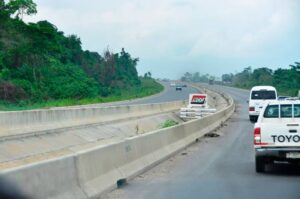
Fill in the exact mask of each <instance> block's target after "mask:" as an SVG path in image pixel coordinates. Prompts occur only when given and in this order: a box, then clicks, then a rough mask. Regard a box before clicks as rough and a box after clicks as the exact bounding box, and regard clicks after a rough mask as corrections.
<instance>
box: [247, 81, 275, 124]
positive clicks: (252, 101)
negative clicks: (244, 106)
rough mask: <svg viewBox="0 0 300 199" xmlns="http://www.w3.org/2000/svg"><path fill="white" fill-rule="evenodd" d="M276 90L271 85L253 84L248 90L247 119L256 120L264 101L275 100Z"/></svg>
mask: <svg viewBox="0 0 300 199" xmlns="http://www.w3.org/2000/svg"><path fill="white" fill-rule="evenodd" d="M276 100H277V91H276V89H275V88H274V87H272V86H254V87H253V88H252V89H251V91H250V97H249V119H250V121H251V122H256V121H257V118H258V115H259V113H260V111H261V109H262V108H263V106H264V103H265V102H267V101H276Z"/></svg>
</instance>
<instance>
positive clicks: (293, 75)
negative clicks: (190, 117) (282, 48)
mask: <svg viewBox="0 0 300 199" xmlns="http://www.w3.org/2000/svg"><path fill="white" fill-rule="evenodd" d="M181 81H185V82H194V83H197V82H202V83H209V84H223V85H227V86H233V87H238V88H244V89H251V88H252V87H253V86H257V85H270V86H274V87H275V88H276V89H277V91H278V93H279V94H280V95H289V96H296V95H297V94H298V91H299V90H300V63H299V62H295V63H294V64H292V65H290V66H289V68H286V69H283V68H278V69H276V70H272V69H269V68H267V67H262V68H257V69H254V70H253V69H252V67H251V66H249V67H246V68H244V69H243V70H242V71H241V72H238V73H236V74H233V73H228V74H223V75H222V79H221V80H217V78H216V77H214V76H211V75H209V74H204V75H203V74H200V73H199V72H196V73H189V72H186V73H185V74H184V75H183V76H182V77H181Z"/></svg>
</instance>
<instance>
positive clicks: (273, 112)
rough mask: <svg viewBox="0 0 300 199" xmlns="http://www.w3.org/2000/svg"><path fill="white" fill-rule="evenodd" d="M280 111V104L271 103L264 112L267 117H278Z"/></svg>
mask: <svg viewBox="0 0 300 199" xmlns="http://www.w3.org/2000/svg"><path fill="white" fill-rule="evenodd" d="M278 113H279V112H278V105H269V106H268V107H267V108H266V110H265V112H264V117H265V118H277V117H278Z"/></svg>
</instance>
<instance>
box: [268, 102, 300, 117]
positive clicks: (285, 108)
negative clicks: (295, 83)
mask: <svg viewBox="0 0 300 199" xmlns="http://www.w3.org/2000/svg"><path fill="white" fill-rule="evenodd" d="M292 107H293V106H292V105H291V104H284V105H280V117H281V118H291V117H293V114H294V117H296V118H300V104H297V105H294V113H293V108H292ZM264 117H265V118H278V117H279V105H269V106H267V108H266V110H265V112H264Z"/></svg>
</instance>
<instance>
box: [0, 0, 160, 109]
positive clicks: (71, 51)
mask: <svg viewBox="0 0 300 199" xmlns="http://www.w3.org/2000/svg"><path fill="white" fill-rule="evenodd" d="M36 12H37V10H36V4H35V3H34V2H33V1H32V0H10V1H4V0H0V21H1V23H0V110H20V109H21V110H22V109H32V108H41V107H51V106H68V105H77V104H89V103H99V102H111V101H118V100H125V99H132V98H137V97H144V96H147V95H152V94H155V93H157V92H160V91H161V90H162V89H163V87H162V86H161V85H160V84H158V83H157V82H155V81H154V80H153V79H152V78H151V73H147V75H145V76H144V77H143V78H142V77H139V76H138V73H137V70H136V66H137V63H138V61H139V59H138V58H133V57H132V56H131V55H130V54H129V53H128V52H127V51H125V49H122V50H121V52H119V53H113V52H111V51H110V50H109V49H106V50H104V52H103V54H102V55H100V54H98V53H97V52H91V51H88V50H83V49H82V47H81V41H80V38H79V37H78V36H76V35H65V34H64V33H63V32H62V31H60V30H58V29H57V28H56V26H55V25H53V24H51V23H50V22H48V21H39V22H37V23H28V24H26V23H24V22H23V20H22V17H23V15H32V14H36Z"/></svg>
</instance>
